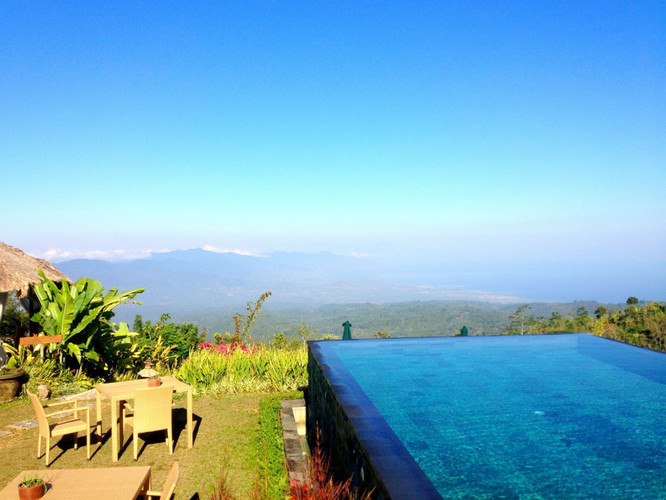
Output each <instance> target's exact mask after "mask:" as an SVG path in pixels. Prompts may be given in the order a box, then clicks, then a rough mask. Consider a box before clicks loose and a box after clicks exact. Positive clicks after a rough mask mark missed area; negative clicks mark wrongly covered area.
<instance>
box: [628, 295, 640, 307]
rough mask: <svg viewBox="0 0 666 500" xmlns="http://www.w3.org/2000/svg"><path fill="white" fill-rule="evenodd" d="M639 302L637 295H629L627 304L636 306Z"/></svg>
mask: <svg viewBox="0 0 666 500" xmlns="http://www.w3.org/2000/svg"><path fill="white" fill-rule="evenodd" d="M637 304H638V298H636V297H629V298H628V299H627V305H629V306H635V305H637Z"/></svg>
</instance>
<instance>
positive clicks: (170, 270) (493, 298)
mask: <svg viewBox="0 0 666 500" xmlns="http://www.w3.org/2000/svg"><path fill="white" fill-rule="evenodd" d="M58 268H59V269H60V270H62V271H63V272H64V273H65V274H67V275H68V276H69V277H70V278H72V279H73V280H76V279H78V278H80V277H87V278H93V279H95V280H97V281H100V282H101V283H102V284H103V285H104V286H105V287H106V288H110V287H114V286H115V287H117V288H118V289H119V290H129V289H134V288H139V287H144V288H145V289H146V290H145V292H144V293H142V294H141V295H139V296H137V299H138V300H139V301H141V302H142V303H143V306H142V307H141V308H140V312H141V314H142V315H143V316H144V317H146V318H156V317H158V316H159V315H160V314H161V313H164V312H169V313H172V314H175V315H181V314H184V313H187V312H191V311H194V310H204V309H211V308H213V309H216V310H221V311H224V310H243V309H244V307H245V304H246V303H247V302H248V301H252V300H256V299H257V298H258V297H259V295H260V294H261V293H263V292H265V291H268V290H270V291H272V292H273V296H272V297H271V299H270V307H272V308H276V307H278V308H279V307H316V306H320V305H323V304H341V303H344V304H348V303H365V302H368V303H392V302H405V301H431V300H447V301H452V300H453V301H472V302H477V301H478V302H491V303H509V304H513V303H517V302H520V299H518V298H517V297H511V296H507V295H502V294H497V293H493V292H488V291H480V290H470V289H465V288H461V287H442V286H433V285H431V284H430V283H429V282H428V276H427V275H425V274H424V275H421V276H418V275H416V276H410V282H406V281H405V280H404V279H401V278H399V277H398V275H397V274H396V273H394V272H392V270H391V269H390V268H389V267H388V266H386V265H384V264H382V263H380V262H378V261H376V260H373V259H372V258H371V257H352V256H344V255H337V254H333V253H329V252H319V253H296V252H294V253H291V252H274V253H271V254H269V255H266V256H261V257H258V256H251V255H240V254H237V253H230V252H229V253H219V252H211V251H207V250H203V249H192V250H177V251H172V252H165V253H154V254H152V255H150V256H149V257H146V258H142V259H136V260H131V261H119V262H109V261H104V260H94V259H76V260H69V261H63V262H60V263H58ZM126 309H132V311H129V310H126ZM137 311H139V309H136V308H134V307H126V308H123V309H122V310H121V309H118V310H117V313H116V316H117V317H118V318H120V319H121V320H122V321H125V320H127V317H128V316H133V315H134V314H136V313H137Z"/></svg>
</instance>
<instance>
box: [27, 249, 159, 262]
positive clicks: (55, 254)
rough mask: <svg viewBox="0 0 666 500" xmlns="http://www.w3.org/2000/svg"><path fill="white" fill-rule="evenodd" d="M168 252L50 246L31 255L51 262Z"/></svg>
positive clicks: (135, 256)
mask: <svg viewBox="0 0 666 500" xmlns="http://www.w3.org/2000/svg"><path fill="white" fill-rule="evenodd" d="M159 252H168V250H152V249H145V250H122V249H117V250H79V249H75V250H63V249H61V248H49V249H48V250H46V251H45V252H32V253H31V255H34V256H35V257H40V258H43V259H46V260H48V261H51V262H62V261H64V260H73V259H101V260H108V261H118V260H135V259H141V258H143V257H148V256H149V255H150V254H152V253H159Z"/></svg>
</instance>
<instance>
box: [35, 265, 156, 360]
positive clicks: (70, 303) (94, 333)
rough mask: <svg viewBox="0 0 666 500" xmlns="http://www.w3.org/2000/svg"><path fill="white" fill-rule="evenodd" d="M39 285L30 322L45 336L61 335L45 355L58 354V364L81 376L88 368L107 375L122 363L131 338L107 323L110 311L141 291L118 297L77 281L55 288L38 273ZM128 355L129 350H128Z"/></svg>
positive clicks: (124, 329) (88, 281)
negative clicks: (75, 370)
mask: <svg viewBox="0 0 666 500" xmlns="http://www.w3.org/2000/svg"><path fill="white" fill-rule="evenodd" d="M37 272H38V273H39V274H40V276H41V277H42V282H41V283H39V284H37V285H35V286H34V291H35V295H36V296H37V299H38V300H39V303H40V306H41V307H40V309H39V311H37V312H36V313H35V314H34V315H33V316H32V320H33V321H35V322H37V323H39V325H40V326H41V327H42V329H43V330H44V333H45V334H47V335H62V342H61V343H59V344H49V347H48V349H49V351H50V352H55V353H57V354H58V356H59V359H60V362H61V363H62V364H65V365H66V366H67V367H68V368H75V369H77V370H78V372H79V373H81V372H82V371H84V370H87V369H88V368H92V369H95V370H98V369H99V370H103V371H108V370H109V369H111V368H115V367H116V366H117V364H118V363H119V362H122V359H119V358H122V356H123V353H125V354H127V351H128V347H129V346H128V344H131V337H133V336H135V335H136V334H134V333H133V332H130V331H129V329H128V327H127V325H126V324H124V323H123V324H121V327H120V328H119V329H116V324H115V323H112V322H111V319H112V318H113V316H114V312H113V309H114V308H115V307H117V306H119V305H120V304H123V303H136V304H140V302H136V301H133V300H132V299H133V298H134V297H135V296H136V295H137V294H139V293H142V292H143V291H144V290H145V289H144V288H135V289H134V290H128V291H126V292H120V293H118V290H117V288H115V287H114V288H111V289H110V290H108V291H107V292H106V293H105V292H104V287H103V286H102V285H101V283H100V282H99V281H95V280H92V279H89V278H81V279H79V280H78V281H76V283H74V284H73V285H70V284H69V283H67V282H66V281H65V280H63V281H62V282H60V283H59V284H56V283H54V282H53V281H51V280H50V279H48V278H47V277H46V276H45V275H44V273H43V272H42V271H40V270H38V271H37ZM130 351H131V349H130Z"/></svg>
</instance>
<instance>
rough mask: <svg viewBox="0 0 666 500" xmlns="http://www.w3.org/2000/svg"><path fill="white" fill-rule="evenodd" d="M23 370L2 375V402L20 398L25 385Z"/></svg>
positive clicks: (0, 390)
mask: <svg viewBox="0 0 666 500" xmlns="http://www.w3.org/2000/svg"><path fill="white" fill-rule="evenodd" d="M23 375H25V372H24V371H23V370H16V371H13V372H11V373H5V374H4V375H0V401H10V400H12V399H14V398H15V397H16V396H18V393H19V392H20V390H21V384H23Z"/></svg>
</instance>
